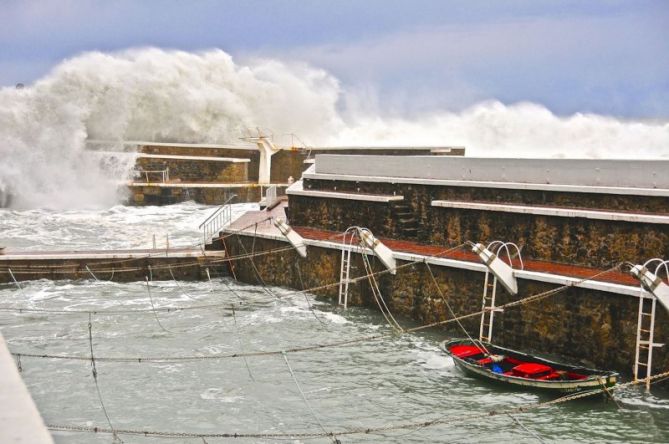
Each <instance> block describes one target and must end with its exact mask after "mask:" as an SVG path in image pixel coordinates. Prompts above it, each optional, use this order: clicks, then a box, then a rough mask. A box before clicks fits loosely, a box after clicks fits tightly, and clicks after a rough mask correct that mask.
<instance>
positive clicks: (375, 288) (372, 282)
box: [362, 251, 404, 334]
mask: <svg viewBox="0 0 669 444" xmlns="http://www.w3.org/2000/svg"><path fill="white" fill-rule="evenodd" d="M362 262H363V264H364V265H365V272H366V273H367V276H368V280H369V286H370V287H371V289H372V295H373V296H374V300H375V301H376V305H378V307H379V310H380V311H381V314H382V315H383V318H384V319H385V320H386V322H388V325H390V327H391V328H392V329H393V330H394V331H395V332H397V333H399V334H402V332H404V329H403V328H402V326H401V325H400V324H399V322H397V319H395V317H394V316H393V314H392V313H391V312H390V308H388V305H386V301H385V300H384V299H383V295H382V294H381V289H380V288H379V285H378V283H377V282H376V279H375V278H374V276H373V275H372V271H373V270H372V264H371V263H370V262H369V258H368V257H367V254H366V253H365V252H364V251H363V253H362Z"/></svg>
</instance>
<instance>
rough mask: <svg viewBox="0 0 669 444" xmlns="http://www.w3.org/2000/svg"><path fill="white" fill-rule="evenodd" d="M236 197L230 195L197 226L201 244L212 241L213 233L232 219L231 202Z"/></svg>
mask: <svg viewBox="0 0 669 444" xmlns="http://www.w3.org/2000/svg"><path fill="white" fill-rule="evenodd" d="M236 197H237V195H236V194H233V195H232V196H230V197H229V198H228V199H227V200H226V201H225V203H223V205H221V206H220V207H218V208H217V209H216V211H214V212H213V213H212V214H211V215H210V216H209V217H208V218H206V219H205V221H204V222H202V223H201V224H200V226H199V227H198V228H199V229H202V244H203V245H206V244H209V243H211V242H212V237H213V235H214V234H215V233H216V232H218V231H220V230H221V228H223V227H224V226H225V225H227V224H228V223H230V221H231V220H232V204H231V203H230V202H232V200H233V199H235V198H236Z"/></svg>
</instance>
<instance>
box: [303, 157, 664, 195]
mask: <svg viewBox="0 0 669 444" xmlns="http://www.w3.org/2000/svg"><path fill="white" fill-rule="evenodd" d="M667 168H669V160H659V159H657V160H631V159H624V160H622V159H525V158H521V159H519V158H515V159H514V158H476V157H460V156H452V157H448V156H438V157H431V156H414V157H412V158H411V161H410V162H406V161H405V160H404V159H402V158H398V157H387V156H373V155H370V156H366V158H365V159H364V160H363V161H361V159H355V158H352V157H351V156H337V155H321V156H318V158H317V162H316V172H317V173H320V174H336V175H350V176H377V177H383V178H387V181H388V182H390V181H392V179H393V178H416V179H427V180H455V181H464V182H487V183H489V186H488V187H491V186H492V182H497V183H500V182H502V183H508V184H511V183H516V184H528V185H529V184H535V185H541V186H543V185H554V186H566V187H615V188H621V187H631V188H648V189H662V190H665V191H666V190H669V177H667V175H666V173H665V172H666V170H667ZM665 195H666V194H665Z"/></svg>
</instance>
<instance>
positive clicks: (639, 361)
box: [634, 289, 664, 391]
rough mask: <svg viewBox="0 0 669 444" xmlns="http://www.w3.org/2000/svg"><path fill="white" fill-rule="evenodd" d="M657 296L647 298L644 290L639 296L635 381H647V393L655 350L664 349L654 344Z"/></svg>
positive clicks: (658, 344) (660, 345) (659, 344)
mask: <svg viewBox="0 0 669 444" xmlns="http://www.w3.org/2000/svg"><path fill="white" fill-rule="evenodd" d="M656 304H657V299H656V298H655V296H653V295H651V296H646V295H645V294H644V291H643V289H642V290H641V294H640V295H639V318H638V320H637V328H636V351H635V356H634V381H635V382H636V381H640V380H645V381H646V391H649V390H650V377H651V375H652V365H653V348H655V347H662V346H664V344H661V343H657V342H653V335H654V331H655V306H656ZM639 367H644V368H645V372H644V375H645V376H644V377H643V378H639Z"/></svg>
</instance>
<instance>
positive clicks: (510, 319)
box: [227, 235, 669, 374]
mask: <svg viewBox="0 0 669 444" xmlns="http://www.w3.org/2000/svg"><path fill="white" fill-rule="evenodd" d="M227 245H228V251H229V253H230V254H231V255H232V256H236V255H239V254H246V253H250V252H251V251H255V252H267V251H269V250H276V252H274V253H270V254H263V255H259V256H255V257H254V258H252V259H251V258H248V259H242V260H240V261H237V262H236V267H235V272H236V275H237V278H238V279H239V280H241V281H243V282H247V283H250V284H255V285H258V284H262V283H264V284H266V285H279V286H285V287H288V288H292V289H295V290H303V289H309V288H314V287H321V288H320V289H319V290H316V291H313V292H312V293H313V294H315V295H316V296H317V297H319V298H326V299H329V300H332V301H334V302H335V303H336V298H337V294H338V284H339V272H340V259H341V251H340V250H338V249H326V248H321V247H314V246H310V247H308V250H307V251H308V256H307V259H303V258H301V257H300V256H299V255H297V253H296V252H295V251H294V250H285V247H286V245H287V244H286V243H285V242H282V241H276V240H268V239H262V238H257V239H255V241H254V240H253V238H252V237H249V236H238V235H235V236H232V238H229V239H228V241H227ZM245 252H246V253H245ZM403 263H405V262H401V261H400V263H399V264H403ZM352 265H353V270H355V272H352V274H351V276H350V277H351V278H355V277H359V276H364V275H365V272H364V269H365V268H364V266H363V264H362V260H361V257H360V255H358V254H354V255H353V256H352ZM372 267H373V269H374V271H377V272H378V271H382V270H383V269H384V268H383V266H382V265H381V264H380V262H378V261H375V260H372ZM430 268H431V270H432V272H433V273H434V275H435V279H436V281H437V282H438V284H439V288H440V289H441V294H443V296H444V298H445V300H446V301H448V304H449V305H450V306H451V308H452V309H453V311H454V313H455V314H456V315H457V316H462V315H466V314H471V313H476V312H478V311H479V310H480V309H481V293H482V289H483V277H484V275H483V273H480V272H476V271H469V270H462V269H455V268H450V267H441V266H435V265H430ZM256 270H257V272H256ZM377 279H378V281H379V286H380V288H381V292H382V295H383V297H384V298H385V301H386V303H387V304H388V306H389V307H390V310H391V312H392V313H393V314H394V315H395V316H396V317H398V319H399V321H400V323H402V322H403V321H402V317H404V318H405V320H404V323H405V324H406V322H407V320H406V318H410V319H412V320H413V321H416V322H418V323H420V324H429V323H432V322H439V321H446V320H448V319H452V316H451V314H450V313H449V310H448V308H447V304H446V302H445V300H444V299H442V297H441V294H440V292H439V291H437V289H436V287H435V285H434V282H433V281H432V278H431V277H430V274H429V271H428V269H427V267H426V265H425V264H423V263H415V264H413V265H411V266H408V267H403V268H401V269H399V270H398V271H397V274H396V275H395V276H392V275H390V274H388V273H386V274H382V275H380V276H379V277H378V278H377ZM328 284H329V285H328ZM554 288H556V286H555V285H551V284H547V283H542V282H536V281H525V280H520V281H519V294H518V295H517V296H510V295H509V294H507V293H506V292H505V291H504V290H502V289H501V288H500V289H498V292H497V295H498V297H497V305H502V304H505V303H507V302H511V301H515V300H518V299H521V298H525V297H527V296H530V295H535V294H539V293H543V292H546V291H548V290H551V289H554ZM349 304H351V305H364V306H368V307H370V308H372V309H375V308H376V307H377V306H376V303H375V302H374V298H373V294H372V291H371V289H370V285H369V283H368V282H367V280H366V279H364V280H361V281H359V282H357V283H355V284H354V285H352V286H351V295H350V297H349ZM637 308H638V299H637V298H635V297H631V296H625V295H619V294H614V293H607V292H602V291H595V290H589V289H585V288H576V287H571V288H568V289H566V290H565V291H563V292H560V293H559V294H555V295H552V296H550V297H547V298H545V299H541V300H540V301H538V302H534V303H530V304H525V305H520V306H517V307H512V308H507V309H506V310H505V311H504V312H503V313H499V314H496V315H495V324H494V332H493V341H494V342H495V343H497V344H499V345H502V346H507V347H511V348H517V349H520V350H527V351H535V352H538V353H543V354H552V355H556V356H559V357H561V358H564V359H566V360H568V361H571V362H581V363H584V364H586V365H589V366H595V367H601V368H607V369H615V370H618V371H620V372H622V373H625V374H629V373H630V372H631V369H632V365H633V358H634V347H635V334H636V321H637ZM376 309H378V308H376ZM479 320H480V315H475V316H471V317H469V318H467V319H463V320H462V321H461V322H462V324H463V325H464V327H465V328H466V329H467V330H468V332H469V333H470V334H471V335H472V336H475V337H478V329H479ZM438 329H441V330H443V331H444V332H448V334H449V335H454V336H462V335H463V333H462V331H461V330H459V328H458V327H457V325H456V324H455V323H454V322H450V321H449V323H448V324H445V325H444V326H442V327H438ZM655 340H656V341H657V342H667V341H669V315H667V313H666V312H665V311H664V310H658V313H657V320H656V330H655ZM653 362H654V365H653V367H654V371H655V372H658V371H662V370H664V369H666V368H669V352H667V350H664V349H656V350H655V352H654V357H653Z"/></svg>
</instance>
